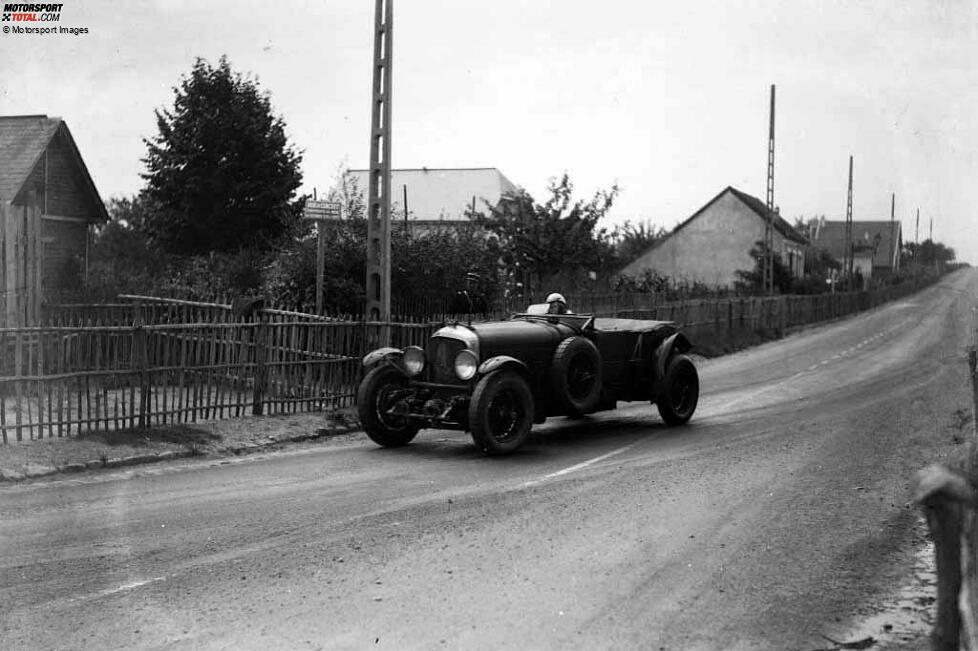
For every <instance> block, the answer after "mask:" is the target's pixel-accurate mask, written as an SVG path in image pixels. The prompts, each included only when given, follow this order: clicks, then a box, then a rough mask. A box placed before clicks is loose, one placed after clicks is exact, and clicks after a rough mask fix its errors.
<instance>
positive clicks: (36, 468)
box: [0, 426, 360, 482]
mask: <svg viewBox="0 0 978 651" xmlns="http://www.w3.org/2000/svg"><path fill="white" fill-rule="evenodd" d="M358 431H360V430H359V429H358V428H357V427H353V426H344V427H331V428H327V427H323V428H320V429H317V430H316V431H315V432H313V433H311V434H294V435H291V436H282V437H269V439H268V440H267V441H262V442H259V443H245V444H243V445H235V446H229V447H221V448H217V449H215V450H212V451H209V452H208V451H204V452H202V451H200V450H199V449H188V450H168V451H165V452H156V453H153V454H139V455H135V456H130V457H118V458H115V457H114V458H108V459H92V460H91V461H86V462H84V463H82V462H77V463H69V464H65V465H63V466H46V465H41V464H34V463H28V464H26V465H25V466H24V468H23V470H12V469H0V482H16V481H24V480H27V479H36V478H39V477H48V476H51V475H57V474H62V473H76V472H84V471H86V470H100V469H103V468H124V467H129V466H139V465H143V464H149V463H159V462H162V461H172V460H175V459H186V458H189V457H207V456H226V455H229V454H230V455H235V456H241V455H246V454H254V453H256V452H264V451H266V450H270V449H275V448H277V447H279V446H281V445H283V444H288V443H305V442H309V441H318V440H320V439H327V438H332V437H334V436H340V435H342V434H352V433H355V432H358Z"/></svg>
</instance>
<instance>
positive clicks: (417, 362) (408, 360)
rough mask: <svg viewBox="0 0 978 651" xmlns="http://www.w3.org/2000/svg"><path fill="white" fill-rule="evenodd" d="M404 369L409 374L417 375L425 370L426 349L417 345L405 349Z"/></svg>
mask: <svg viewBox="0 0 978 651" xmlns="http://www.w3.org/2000/svg"><path fill="white" fill-rule="evenodd" d="M404 370H405V371H407V374H408V375H417V374H418V373H420V372H421V371H423V370H424V351H423V350H421V349H420V348H418V347H417V346H408V347H407V348H405V349H404Z"/></svg>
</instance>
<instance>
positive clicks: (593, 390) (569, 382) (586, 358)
mask: <svg viewBox="0 0 978 651" xmlns="http://www.w3.org/2000/svg"><path fill="white" fill-rule="evenodd" d="M550 388H551V391H552V392H553V396H554V398H555V399H556V401H557V404H558V405H559V406H560V407H561V408H562V409H563V410H564V411H565V412H566V413H567V414H568V415H571V416H576V415H578V414H583V413H587V412H589V411H591V410H593V409H594V408H595V407H596V406H597V404H598V400H599V399H600V398H601V353H599V352H598V348H597V346H595V345H594V343H593V342H592V341H591V340H590V339H586V338H584V337H570V338H568V339H564V340H563V341H562V342H560V345H559V346H557V350H556V351H555V352H554V356H553V361H552V362H551V365H550Z"/></svg>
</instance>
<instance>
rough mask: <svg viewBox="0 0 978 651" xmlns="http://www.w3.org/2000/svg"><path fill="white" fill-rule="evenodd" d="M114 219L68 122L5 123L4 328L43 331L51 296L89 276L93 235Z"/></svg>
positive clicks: (0, 172)
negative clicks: (72, 277)
mask: <svg viewBox="0 0 978 651" xmlns="http://www.w3.org/2000/svg"><path fill="white" fill-rule="evenodd" d="M107 219H108V213H107V212H106V210H105V205H104V204H103V203H102V199H101V198H100V197H99V194H98V191H97V190H96V189H95V184H94V183H93V182H92V178H91V176H90V175H89V173H88V169H87V168H86V167H85V162H84V161H83V160H82V157H81V154H80V153H79V152H78V147H77V146H76V145H75V140H74V138H72V136H71V132H70V131H69V130H68V125H66V124H65V123H64V121H63V120H62V119H60V118H49V117H47V116H46V115H17V116H0V323H4V324H6V325H7V326H8V327H15V326H21V325H32V324H36V323H38V322H39V320H40V306H41V303H42V302H43V300H44V298H45V292H49V293H50V292H52V291H53V290H56V289H57V288H58V287H57V281H58V279H59V278H62V277H64V276H65V274H76V275H77V274H79V273H84V272H85V270H86V268H87V264H88V234H89V229H90V227H91V225H92V224H95V223H99V222H104V221H106V220H107Z"/></svg>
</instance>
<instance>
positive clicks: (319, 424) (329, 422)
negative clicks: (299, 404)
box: [0, 409, 359, 481]
mask: <svg viewBox="0 0 978 651" xmlns="http://www.w3.org/2000/svg"><path fill="white" fill-rule="evenodd" d="M358 428H359V423H358V422H357V420H356V416H355V413H354V411H353V410H352V409H347V410H341V411H336V412H328V413H327V412H313V413H303V414H286V415H276V416H249V417H245V418H236V419H233V420H215V421H207V422H200V423H193V424H186V425H157V426H154V427H151V428H146V429H133V430H121V431H100V432H88V433H86V434H83V435H82V436H76V437H65V438H45V439H40V440H34V441H11V442H9V443H7V444H6V445H3V444H0V481H22V480H25V479H31V478H34V477H43V476H47V475H52V474H56V473H62V472H84V471H97V470H99V469H101V468H117V467H121V466H131V465H138V464H144V463H155V462H160V461H168V460H171V459H177V458H182V457H195V456H230V455H241V454H250V453H253V452H258V451H266V450H268V449H270V448H275V447H280V446H282V445H285V444H289V443H298V442H303V441H311V440H317V439H323V438H331V437H335V436H339V435H343V434H349V433H351V432H354V431H357V429H358Z"/></svg>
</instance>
